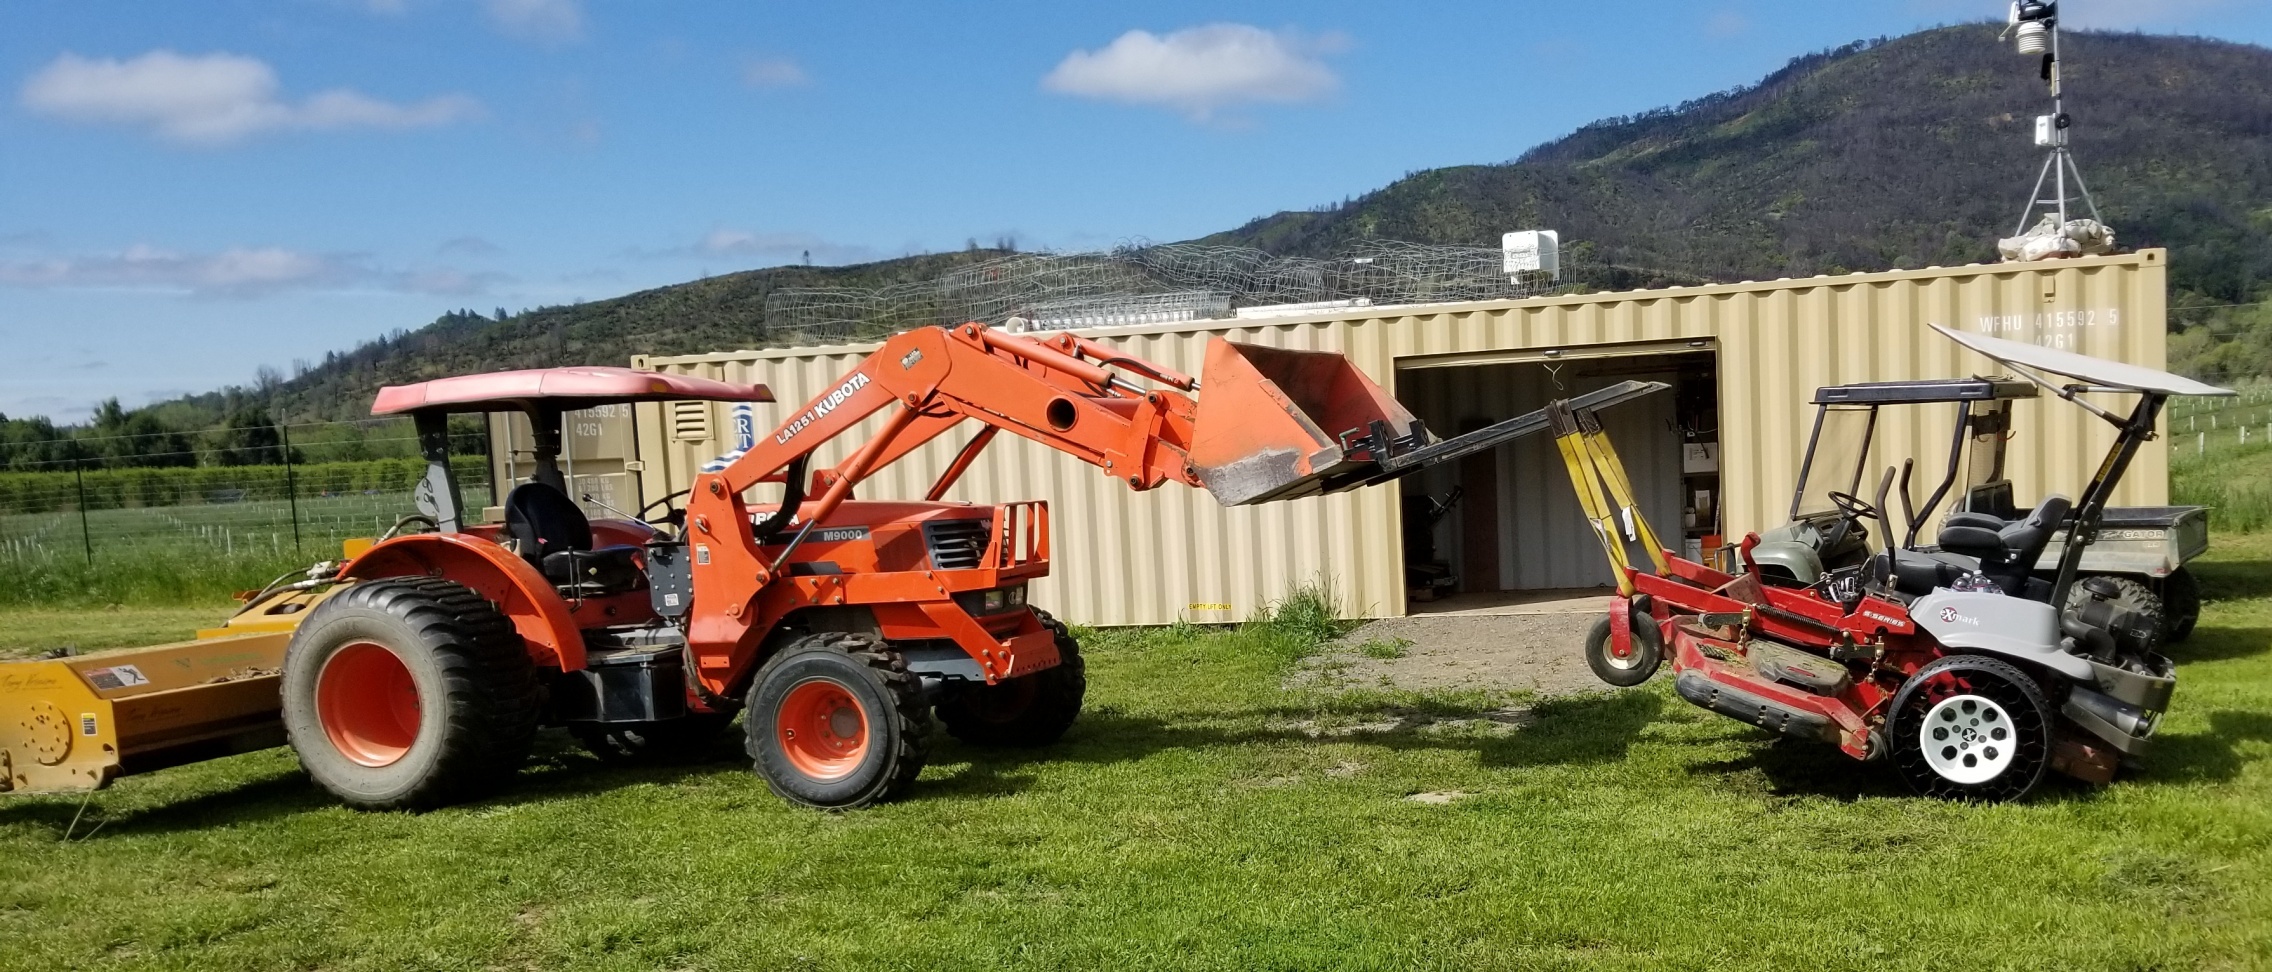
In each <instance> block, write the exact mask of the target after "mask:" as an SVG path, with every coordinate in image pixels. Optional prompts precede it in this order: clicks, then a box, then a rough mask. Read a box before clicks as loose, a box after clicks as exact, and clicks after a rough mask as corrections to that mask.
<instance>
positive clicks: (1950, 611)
mask: <svg viewBox="0 0 2272 972" xmlns="http://www.w3.org/2000/svg"><path fill="white" fill-rule="evenodd" d="M1941 620H1942V621H1943V622H1944V623H1947V624H1969V625H1971V626H1973V627H1975V628H1977V627H1980V619H1979V618H1975V617H1972V616H1971V615H1966V614H1958V613H1957V610H1956V609H1955V608H1953V607H1945V608H1942V609H1941Z"/></svg>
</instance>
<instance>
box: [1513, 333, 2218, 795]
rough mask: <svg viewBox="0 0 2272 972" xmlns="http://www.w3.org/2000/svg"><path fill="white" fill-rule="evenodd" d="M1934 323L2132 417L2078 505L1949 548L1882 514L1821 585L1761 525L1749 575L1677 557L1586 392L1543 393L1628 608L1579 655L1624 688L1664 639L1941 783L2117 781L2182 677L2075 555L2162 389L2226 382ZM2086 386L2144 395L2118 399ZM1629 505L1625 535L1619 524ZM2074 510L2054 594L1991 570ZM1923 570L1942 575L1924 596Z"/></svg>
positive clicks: (2116, 419) (2062, 390) (1763, 697)
mask: <svg viewBox="0 0 2272 972" xmlns="http://www.w3.org/2000/svg"><path fill="white" fill-rule="evenodd" d="M1934 329H1935V330H1937V331H1939V332H1941V333H1942V334H1944V335H1946V336H1948V337H1949V338H1950V339H1951V340H1954V341H1956V342H1957V343H1959V344H1962V345H1964V346H1965V347H1967V348H1970V349H1972V350H1974V351H1977V352H1979V353H1980V354H1982V355H1985V356H1986V357H1988V358H1990V359H1993V360H1995V361H1996V362H1998V363H1999V364H2001V365H2003V366H2005V367H2007V368H2009V369H2011V370H2012V371H2013V372H2015V373H2017V374H2018V375H2019V376H2020V377H2021V378H2023V379H2025V380H2027V381H2031V382H2034V383H2036V384H2038V385H2040V386H2041V387H2042V388H2043V389H2044V390H2045V391H2047V392H2049V393H2050V394H2053V395H2056V396H2057V397H2059V398H2061V399H2063V400H2065V401H2068V402H2071V403H2073V404H2074V405H2075V406H2076V407H2079V408H2082V409H2084V410H2085V411H2088V412H2090V413H2091V414H2092V415H2095V416H2097V417H2099V418H2100V419H2103V420H2105V421H2107V422H2108V423H2110V424H2112V425H2113V426H2114V427H2115V428H2116V429H2117V430H2119V432H2118V434H2117V436H2116V439H2115V443H2114V446H2113V448H2112V449H2111V450H2110V451H2109V452H2108V453H2107V456H2106V458H2105V460H2104V461H2103V462H2101V463H2100V464H2099V467H2098V470H2097V472H2096V474H2095V475H2093V476H2092V478H2091V480H2090V484H2089V485H2088V486H2087V487H2085V488H2084V490H2083V495H2082V498H2081V500H2080V501H2079V502H2075V503H2072V504H2070V503H2068V502H2066V501H2065V498H2064V497H2053V498H2051V500H2056V502H2052V501H2051V500H2047V502H2046V506H2047V508H2048V509H2049V512H2048V513H2047V514H2045V515H2043V516H2039V517H2035V518H2031V519H2030V520H2028V521H2023V522H2020V523H2015V524H2012V525H2010V526H2009V527H2007V528H2006V529H2005V530H2003V531H2001V532H1998V531H1993V530H1989V529H1986V528H1983V527H1980V526H1978V525H1972V524H1969V523H1967V522H1958V523H1953V524H1952V525H1951V526H1949V527H1947V528H1946V529H1944V530H1943V531H1942V535H1941V536H1940V538H1939V539H1940V541H1941V542H1940V544H1939V549H1936V550H1903V549H1900V548H1899V547H1898V546H1897V545H1896V544H1894V543H1893V542H1892V540H1891V535H1892V530H1891V529H1887V530H1886V533H1887V534H1888V541H1887V544H1886V546H1887V549H1886V550H1885V551H1884V552H1883V553H1881V554H1880V555H1878V557H1876V558H1874V559H1873V564H1874V565H1875V566H1874V569H1870V570H1867V571H1863V572H1862V573H1861V575H1860V576H1858V577H1848V576H1846V575H1845V574H1844V573H1841V574H1839V575H1838V576H1835V577H1826V578H1825V579H1824V581H1823V582H1822V583H1818V584H1815V585H1813V586H1810V587H1791V586H1775V585H1771V584H1765V583H1762V576H1761V572H1760V567H1759V565H1758V564H1757V563H1756V562H1755V561H1754V560H1753V558H1752V556H1751V551H1752V548H1753V547H1754V546H1756V545H1757V544H1758V542H1759V537H1758V535H1757V534H1753V535H1751V536H1749V537H1746V538H1745V540H1744V542H1743V544H1742V545H1741V547H1740V549H1741V552H1742V555H1743V561H1744V563H1743V566H1742V568H1741V572H1740V573H1734V574H1729V573H1723V572H1721V571H1718V570H1714V569H1712V568H1709V567H1706V566H1704V565H1702V564H1698V563H1693V562H1690V561H1687V560H1683V559H1681V558H1678V557H1674V556H1671V555H1670V554H1667V553H1665V552H1664V551H1663V550H1662V549H1661V548H1660V546H1659V545H1658V544H1657V542H1656V539H1655V537H1654V535H1652V534H1650V533H1649V531H1648V527H1647V524H1646V523H1645V522H1644V521H1642V520H1641V519H1640V516H1639V511H1638V510H1637V509H1635V508H1634V506H1633V502H1632V496H1631V489H1630V488H1629V486H1628V485H1627V484H1626V481H1625V474H1624V470H1623V468H1622V466H1621V465H1620V464H1619V462H1618V460H1617V457H1616V453H1615V452H1614V451H1612V450H1611V449H1610V448H1609V443H1608V441H1607V439H1605V438H1604V437H1603V436H1602V435H1601V432H1600V428H1599V425H1598V423H1596V422H1594V421H1593V420H1592V416H1591V415H1590V414H1588V413H1587V412H1586V411H1585V410H1583V409H1577V408H1560V409H1550V411H1552V412H1553V413H1554V414H1553V417H1554V420H1555V430H1554V431H1555V434H1556V436H1557V438H1558V439H1559V441H1560V443H1561V446H1562V450H1563V455H1564V457H1565V459H1566V460H1567V461H1568V462H1569V464H1570V473H1571V477H1572V483H1573V485H1575V486H1576V488H1577V490H1578V494H1579V499H1580V502H1581V504H1582V505H1583V506H1584V507H1585V508H1586V512H1587V515H1588V517H1590V518H1591V519H1592V520H1593V521H1594V525H1595V530H1596V533H1597V534H1599V536H1600V539H1601V541H1602V545H1603V548H1604V550H1605V551H1607V552H1608V554H1609V557H1610V560H1611V563H1612V566H1613V567H1614V568H1615V570H1616V574H1617V581H1618V588H1619V596H1618V599H1617V603H1616V606H1615V607H1614V608H1613V609H1612V610H1611V611H1610V613H1609V615H1608V617H1606V618H1603V619H1602V620H1601V621H1600V622H1598V623H1597V624H1596V625H1595V627H1594V631H1593V633H1592V635H1591V636H1590V637H1589V638H1588V639H1587V643H1586V648H1585V650H1586V657H1587V662H1588V663H1589V664H1590V665H1591V666H1592V668H1593V670H1594V672H1595V673H1596V674H1597V675H1599V676H1600V677H1601V678H1602V680H1604V681H1606V682H1609V683H1610V684H1612V685H1637V684H1640V683H1641V682H1643V681H1646V680H1647V679H1648V678H1649V676H1650V675H1651V674H1652V673H1654V672H1655V671H1656V669H1657V667H1658V665H1659V664H1660V663H1661V662H1662V661H1663V660H1664V659H1665V658H1667V657H1668V656H1669V657H1670V659H1671V661H1672V666H1673V672H1674V688H1675V689H1676V690H1677V691H1678V692H1679V694H1680V696H1681V698H1684V699H1687V700H1688V701H1689V702H1692V703H1694V704H1696V705H1698V706H1701V707H1703V708H1706V709H1710V710H1712V711H1714V712H1718V713H1720V714H1722V715H1726V716H1730V717H1732V718H1735V719H1740V720H1742V721H1744V722H1749V723H1752V724H1754V725H1758V726H1762V727H1765V728H1768V729H1773V730H1776V731H1779V732H1782V733H1785V734H1787V735H1791V736H1797V737H1801V738H1805V739H1819V740H1823V741H1826V742H1829V743H1832V744H1834V745H1836V746H1838V748H1839V749H1841V750H1843V751H1845V752H1846V754H1847V755H1850V756H1853V757H1854V758H1856V759H1863V760H1871V759H1877V758H1879V757H1881V756H1886V757H1890V758H1891V760H1892V763H1893V765H1894V768H1895V770H1896V771H1898V772H1899V773H1900V774H1901V776H1902V779H1904V780H1905V781H1907V782H1908V784H1909V785H1910V786H1911V787H1912V788H1914V789H1915V790H1916V791H1917V792H1919V793H1922V794H1926V795H1930V796H1937V797H1951V798H1958V799H1967V800H1980V801H2001V800H2014V799H2018V798H2020V797H2023V796H2026V795H2027V794H2028V793H2029V792H2031V791H2033V790H2034V789H2035V787H2036V786H2037V785H2038V784H2039V783H2041V782H2042V780H2043V777H2044V774H2045V772H2046V771H2056V772H2060V773H2065V774H2067V775H2069V776H2072V777H2075V778H2077V779H2081V780H2084V781H2087V782H2091V783H2106V782H2108V781H2111V780H2112V779H2113V777H2114V773H2115V770H2116V769H2117V767H2118V766H2119V765H2120V763H2121V762H2122V760H2123V759H2125V758H2130V757H2137V756H2139V755H2140V754H2142V753H2144V752H2145V750H2146V748H2147V743H2148V741H2149V740H2150V738H2151V737H2152V735H2153V733H2154V729H2155V727H2156V726H2157V725H2158V724H2159V723H2160V721H2161V716H2162V713H2163V711H2164V710H2165V709H2166V708H2167V707H2168V705H2169V700H2170V695H2171V693H2172V691H2173V690H2174V689H2175V688H2176V685H2177V678H2176V671H2175V666H2173V665H2172V664H2171V663H2170V661H2169V660H2168V659H2167V658H2164V657H2162V656H2161V655H2159V654H2156V653H2155V652H2154V650H2153V648H2154V645H2155V644H2156V635H2157V631H2156V626H2155V621H2154V619H2152V618H2148V617H2143V616H2141V615H2139V614H2137V613H2135V612H2132V611H2129V610H2126V609H2125V608H2124V607H2123V606H2122V605H2121V603H2120V597H2121V593H2122V592H2121V591H2120V590H2119V589H2118V588H2117V587H2116V586H2115V585H2114V584H2113V583H2112V582H2111V581H2109V580H2108V579H2106V578H2103V577H2098V578H2090V579H2087V580H2083V581H2081V582H2080V583H2078V580H2077V568H2078V565H2079V563H2080V561H2081V559H2082V557H2083V556H2084V552H2085V551H2086V550H2088V549H2089V547H2090V545H2091V543H2092V542H2093V541H2094V540H2095V539H2097V535H2098V531H2099V528H2100V525H2101V523H2102V522H2103V519H2104V516H2105V513H2106V505H2107V502H2108V500H2109V498H2110V497H2112V495H2113V493H2114V488H2115V484H2116V483H2117V482H2119V481H2120V480H2121V478H2122V474H2123V472H2124V471H2125V470H2126V469H2127V468H2128V467H2129V465H2130V461H2131V459H2132V457H2133V456H2135V455H2136V454H2137V451H2138V447H2139V446H2140V445H2141V444H2143V443H2145V442H2147V441H2149V440H2151V439H2152V438H2153V437H2154V434H2155V433H2154V423H2155V419H2156V417H2157V416H2158V415H2159V414H2160V412H2161V409H2162V405H2163V404H2164V403H2165V402H2166V401H2167V400H2168V398H2169V397H2170V396H2172V395H2231V394H2233V393H2232V392H2231V391H2230V390H2227V389H2223V388H2217V387H2214V386H2210V385H2205V384H2202V383H2200V382H2197V381H2193V380H2191V379H2187V378H2181V377H2179V376H2177V375H2172V374H2167V373H2164V372H2160V371H2155V370H2152V369H2150V368H2142V367H2138V366H2136V365H2128V364H2122V363H2120V362H2115V361H2106V360H2103V359H2099V358H2092V357H2088V356H2085V355H2081V354H2076V353H2073V352H2069V351H2061V350H2055V349H2051V348H2045V347H2039V346H2036V345H2032V344H2022V343H2019V342H2016V341H2007V340H2002V339H1999V338H1992V337H1985V336H1982V335H1977V334H1966V333H1959V332H1956V331H1952V330H1949V329H1947V328H1943V327H1939V326H1938V325H1936V326H1935V327H1934ZM2061 378H2064V379H2067V380H2060V379H2061ZM2087 394H2122V395H2134V396H2136V402H2135V404H2134V405H2133V406H2132V407H2131V409H2130V410H2129V412H2128V414H2126V415H2125V414H2121V413H2117V412H2114V411H2110V410H2108V409H2106V408H2103V407H2101V406H2099V405H2097V404H2095V403H2093V402H2091V401H2089V400H2088V399H2086V398H2084V397H2083V396H2085V395H2087ZM1891 472H1892V471H1891V470H1888V476H1887V478H1886V479H1885V480H1882V481H1881V482H1880V485H1879V495H1878V497H1877V502H1876V503H1875V504H1872V503H1868V502H1865V501H1863V500H1861V499H1859V498H1857V497H1854V496H1852V495H1849V494H1845V493H1839V494H1835V495H1834V496H1833V500H1834V501H1835V502H1836V503H1837V504H1838V506H1839V507H1840V508H1841V509H1842V510H1845V511H1847V512H1848V514H1849V515H1850V516H1851V518H1852V519H1853V520H1855V521H1856V523H1854V524H1850V525H1849V529H1850V530H1858V529H1860V527H1859V523H1858V521H1860V520H1863V519H1881V520H1882V517H1881V516H1880V515H1879V514H1878V512H1877V511H1878V510H1879V509H1883V508H1884V504H1885V498H1884V494H1885V492H1886V490H1887V489H1888V488H1889V487H1890V484H1891V479H1892V476H1891ZM1620 516H1622V517H1623V518H1624V523H1625V524H1626V525H1627V526H1628V529H1629V530H1630V532H1626V531H1625V530H1621V529H1620V523H1619V522H1618V519H1619V517H1620ZM2037 519H2042V520H2045V522H2041V523H2038V522H2035V520H2037ZM2052 521H2055V522H2052ZM2062 527H2063V528H2064V529H2065V530H2066V531H2067V536H2068V537H2070V538H2073V540H2072V542H2070V543H2067V544H2066V545H2065V547H2064V548H2063V550H2062V552H2061V555H2060V558H2059V567H2058V570H2057V572H2056V574H2055V575H2054V577H2053V579H2052V581H2051V585H2052V588H2053V589H2052V590H2050V591H2048V592H2039V593H2042V595H2043V596H2041V597H2033V598H2031V597H2027V596H2019V595H2020V592H2017V591H2014V592H2011V593H2006V592H2005V590H2004V589H2002V588H2001V587H1999V581H1998V580H1997V578H1999V577H2002V576H2004V575H2003V574H1999V573H1997V565H2002V564H2018V565H2019V570H2020V571H2022V572H2024V571H2025V570H2026V569H2027V568H2028V567H2030V566H2032V565H2033V564H2034V563H2035V558H2036V557H2037V556H2038V555H2040V554H2041V553H2042V551H2043V546H2044V544H2045V543H2046V542H2048V540H2049V538H2050V537H2051V536H2052V534H2053V532H2054V531H2055V530H2058V529H2060V528H2062ZM1628 540H1631V541H1634V542H1639V543H1641V544H1643V545H1644V547H1645V549H1646V550H1647V551H1648V553H1649V556H1650V557H1651V559H1652V561H1653V562H1654V564H1655V566H1656V568H1657V569H1656V572H1655V573H1649V572H1646V571H1643V570H1640V569H1638V568H1636V567H1634V566H1632V565H1631V564H1630V563H1629V562H1628V560H1627V558H1626V555H1625V544H1626V542H1628ZM1913 562H1915V563H1913ZM1918 563H1922V564H1923V566H1922V567H1919V566H1918ZM2007 573H2008V572H2007ZM1921 576H1929V577H1931V578H1933V579H1935V583H1933V584H1930V585H1928V586H1927V587H1926V589H1925V591H1924V593H1915V591H1916V590H1917V578H1918V577H1921ZM2054 605H2062V606H2064V609H2063V610H2062V609H2060V608H2055V607H2054Z"/></svg>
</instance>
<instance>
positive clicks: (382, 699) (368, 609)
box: [281, 577, 543, 810]
mask: <svg viewBox="0 0 2272 972" xmlns="http://www.w3.org/2000/svg"><path fill="white" fill-rule="evenodd" d="M282 682H283V684H282V686H281V689H282V695H283V710H284V711H283V715H284V730H285V733H286V735H287V736H288V738H289V739H290V741H291V744H292V750H293V752H294V753H296V754H298V756H299V757H300V765H301V766H302V767H304V768H306V770H307V772H308V776H309V777H310V778H312V779H314V780H315V782H316V785H318V786H321V787H323V788H324V789H325V790H326V791H329V792H330V793H331V794H332V795H333V796H335V797H338V798H339V799H340V800H341V801H342V802H344V803H346V804H347V805H348V806H351V807H355V808H357V809H362V810H428V809H433V808H435V807H440V806H444V805H447V804H452V803H457V802H461V801H464V800H467V799H471V798H473V797H476V796H479V795H481V794H483V793H486V792H489V791H490V790H493V789H494V788H496V787H497V785H498V784H500V783H502V782H503V781H504V780H506V779H507V778H509V777H511V776H512V774H513V773H514V772H516V771H518V770H519V769H520V767H521V764H522V763H524V762H526V761H527V759H528V755H529V747H530V746H531V744H532V743H533V742H534V741H535V738H536V729H537V722H538V719H539V716H540V713H541V712H542V711H543V689H542V687H541V686H540V685H539V684H538V683H537V678H536V667H535V664H534V663H533V662H532V661H531V660H530V659H529V654H528V649H527V648H526V646H524V645H523V643H522V641H521V637H520V635H519V634H517V633H515V631H514V630H513V623H512V622H511V621H509V620H507V619H506V618H505V616H504V615H502V614H499V613H498V611H497V609H496V608H494V607H492V606H490V604H489V602H488V601H485V600H483V599H482V598H481V596H480V595H478V594H475V593H474V592H473V591H471V590H468V589H466V588H465V587H464V586H462V585H459V584H456V583H453V582H451V581H446V580H441V579H438V578H431V577H417V578H407V577H406V578H384V579H379V580H369V581H363V582H360V583H356V584H353V585H351V586H349V587H347V588H346V589H345V590H342V591H340V592H339V593H337V594H334V595H332V596H331V597H330V598H329V599H327V600H325V601H324V602H323V603H322V604H319V605H317V606H316V608H315V609H314V610H313V611H310V612H308V618H307V620H305V621H303V622H301V623H300V627H299V630H298V631H297V632H296V633H294V635H293V636H292V644H291V647H290V648H288V649H287V650H286V651H285V654H284V676H283V680H282Z"/></svg>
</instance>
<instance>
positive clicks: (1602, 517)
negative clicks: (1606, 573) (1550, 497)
mask: <svg viewBox="0 0 2272 972" xmlns="http://www.w3.org/2000/svg"><path fill="white" fill-rule="evenodd" d="M1546 420H1547V425H1548V427H1549V428H1550V429H1552V430H1553V432H1554V445H1555V448H1557V449H1559V450H1561V453H1562V464H1563V465H1564V466H1566V467H1568V469H1569V472H1570V487H1571V489H1573V490H1574V491H1576V492H1577V494H1578V506H1579V507H1580V508H1581V509H1583V510H1584V511H1585V515H1586V521H1587V523H1588V524H1589V525H1591V526H1592V527H1593V528H1594V538H1595V539H1596V540H1599V541H1601V549H1602V553H1604V554H1606V555H1608V557H1609V567H1610V572H1611V574H1612V575H1614V576H1615V578H1616V580H1617V591H1618V593H1620V594H1623V595H1625V596H1627V597H1630V596H1632V594H1633V581H1632V580H1631V578H1629V577H1628V576H1627V574H1628V572H1629V571H1630V570H1631V568H1632V565H1633V561H1632V558H1631V557H1630V556H1628V555H1627V553H1626V550H1625V544H1626V543H1627V541H1628V540H1631V541H1633V542H1637V543H1639V544H1641V546H1642V549H1644V550H1647V551H1648V553H1649V560H1650V562H1652V563H1653V564H1655V565H1656V568H1657V573H1659V574H1662V573H1665V572H1666V569H1667V567H1668V566H1669V565H1668V564H1667V563H1666V562H1665V551H1664V545H1663V544H1662V543H1659V542H1658V541H1657V532H1656V531H1655V530H1654V529H1651V528H1650V526H1649V521H1648V518H1647V517H1644V516H1642V515H1641V507H1640V504H1639V503H1637V502H1636V501H1635V500H1634V498H1633V481H1632V480H1631V479H1630V478H1628V477H1627V476H1626V474H1625V462H1624V460H1622V459H1619V458H1618V456H1617V448H1616V447H1615V446H1612V445H1611V444H1610V442H1609V434H1608V433H1606V432H1603V431H1602V428H1601V421H1600V420H1599V419H1598V418H1596V417H1595V415H1594V413H1593V410H1591V409H1584V410H1572V409H1571V408H1570V406H1569V403H1567V402H1563V401H1553V402H1549V403H1547V405H1546ZM1620 520H1622V524H1621V523H1620ZM1621 526H1622V527H1623V529H1620V527H1621Z"/></svg>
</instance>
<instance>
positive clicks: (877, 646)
mask: <svg viewBox="0 0 2272 972" xmlns="http://www.w3.org/2000/svg"><path fill="white" fill-rule="evenodd" d="M742 724H743V728H744V729H745V730H746V731H747V733H748V748H749V755H750V758H751V759H752V760H755V761H756V764H757V775H759V776H761V777H764V778H765V784H766V786H768V787H771V788H772V790H773V792H774V793H775V794H778V795H779V796H780V797H781V798H782V799H785V800H789V801H791V802H793V803H801V804H804V805H806V806H808V807H819V808H821V809H823V810H850V809H853V808H855V807H864V806H867V805H869V804H871V803H879V802H882V801H885V800H890V799H893V798H894V797H898V796H900V795H901V794H904V793H906V792H907V790H908V788H909V787H911V786H913V785H914V784H915V777H916V774H918V773H921V772H922V771H923V762H924V760H926V759H928V758H929V756H930V736H931V711H930V708H929V707H928V706H926V705H924V704H923V685H922V681H921V680H920V679H918V678H917V677H916V676H915V675H914V674H912V673H910V672H909V671H908V670H907V661H906V659H905V658H902V657H901V656H900V654H899V652H897V651H895V650H893V649H892V648H891V646H889V645H887V644H885V643H884V642H883V640H882V639H879V638H875V637H872V636H869V635H858V634H844V633H840V632H823V633H820V634H810V635H805V636H803V637H801V638H798V639H796V640H794V641H791V642H790V643H789V644H787V645H785V646H783V647H782V648H781V650H780V651H778V652H776V653H775V654H774V656H773V657H772V659H770V660H768V661H767V662H766V663H765V665H764V667H762V668H759V669H758V670H757V678H756V680H755V681H754V682H753V683H752V684H751V685H750V688H749V705H748V708H747V710H746V711H745V713H744V715H743V717H742Z"/></svg>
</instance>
